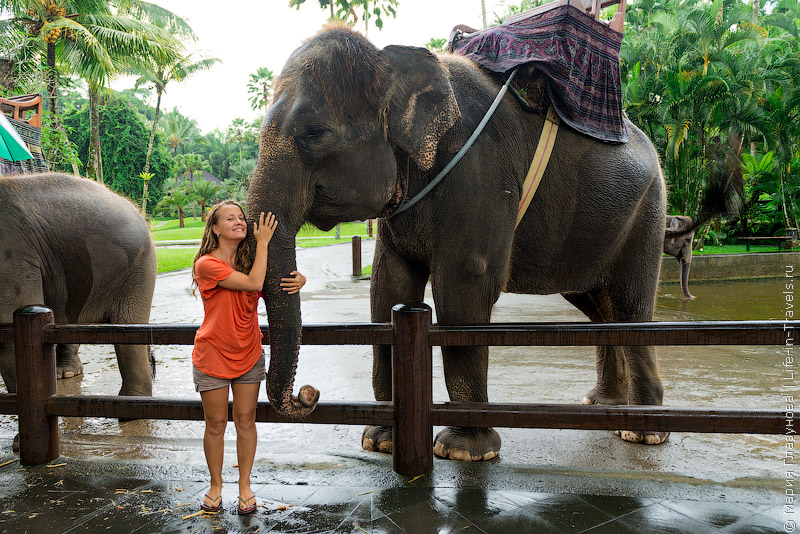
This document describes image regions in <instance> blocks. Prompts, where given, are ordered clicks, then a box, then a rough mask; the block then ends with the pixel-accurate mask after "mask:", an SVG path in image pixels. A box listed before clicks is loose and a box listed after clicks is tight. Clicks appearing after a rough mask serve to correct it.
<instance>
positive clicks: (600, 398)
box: [583, 388, 628, 406]
mask: <svg viewBox="0 0 800 534" xmlns="http://www.w3.org/2000/svg"><path fill="white" fill-rule="evenodd" d="M583 404H603V405H607V406H614V405H615V404H628V398H627V397H626V396H625V395H622V394H619V393H618V394H612V395H607V394H606V395H603V394H600V393H598V392H597V388H592V389H590V390H589V391H588V392H587V393H586V395H585V396H584V397H583Z"/></svg>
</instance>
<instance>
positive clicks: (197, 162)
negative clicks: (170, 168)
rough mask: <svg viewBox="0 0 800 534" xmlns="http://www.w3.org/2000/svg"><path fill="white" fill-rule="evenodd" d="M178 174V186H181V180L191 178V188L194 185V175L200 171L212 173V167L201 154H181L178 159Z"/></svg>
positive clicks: (176, 178)
mask: <svg viewBox="0 0 800 534" xmlns="http://www.w3.org/2000/svg"><path fill="white" fill-rule="evenodd" d="M176 164H177V166H178V174H177V176H176V177H175V180H176V186H179V182H180V179H181V178H185V177H186V176H188V177H189V184H191V185H190V187H193V184H194V173H196V172H199V171H210V170H211V165H209V164H208V161H206V159H205V158H204V157H203V156H201V155H200V154H181V155H180V156H178V158H177V159H176Z"/></svg>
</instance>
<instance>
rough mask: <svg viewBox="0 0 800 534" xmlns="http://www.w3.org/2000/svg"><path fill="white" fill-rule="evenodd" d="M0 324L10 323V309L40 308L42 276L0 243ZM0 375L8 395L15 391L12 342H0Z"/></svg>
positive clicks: (15, 381)
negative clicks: (33, 305) (0, 257)
mask: <svg viewBox="0 0 800 534" xmlns="http://www.w3.org/2000/svg"><path fill="white" fill-rule="evenodd" d="M0 254H2V255H3V256H2V258H3V259H2V260H0V323H11V322H13V320H14V310H16V309H18V308H21V307H23V306H29V305H32V304H37V305H43V304H44V294H43V291H42V275H41V271H40V270H39V268H38V267H33V266H32V265H34V264H33V263H32V262H31V260H30V258H27V257H24V256H23V255H22V253H21V252H19V251H18V247H14V248H12V247H11V246H9V245H8V244H6V243H3V242H2V241H0ZM0 374H2V376H3V381H4V382H5V384H6V389H7V390H8V392H9V393H16V391H17V372H16V363H15V356H14V344H13V343H0Z"/></svg>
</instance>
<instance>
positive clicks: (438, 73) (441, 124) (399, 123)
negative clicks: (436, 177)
mask: <svg viewBox="0 0 800 534" xmlns="http://www.w3.org/2000/svg"><path fill="white" fill-rule="evenodd" d="M381 54H382V55H383V56H384V58H385V59H386V60H387V62H388V64H389V66H390V70H389V73H388V75H389V84H388V89H387V91H386V101H385V102H384V112H385V114H386V119H385V120H386V124H385V128H386V129H387V135H388V138H389V141H390V142H391V143H393V144H395V145H397V146H399V147H400V148H402V149H403V150H405V151H406V152H408V154H409V155H410V156H411V158H412V159H413V160H414V162H415V163H416V164H417V165H418V166H419V167H420V168H421V169H423V170H425V171H429V170H430V169H431V168H432V167H433V164H434V162H435V161H436V152H437V150H438V147H439V141H440V140H441V138H442V136H443V135H444V134H445V133H446V132H447V130H449V129H450V128H451V127H452V126H453V124H455V123H456V121H457V120H458V119H459V118H460V117H461V111H460V110H459V108H458V103H457V102H456V97H455V95H454V94H453V88H452V86H451V85H450V80H448V78H447V74H446V71H445V67H444V66H443V65H442V64H441V62H440V61H439V60H438V59H437V58H436V56H435V55H433V54H432V53H431V52H430V51H428V50H427V49H425V48H417V47H412V46H387V47H386V48H384V49H383V50H381Z"/></svg>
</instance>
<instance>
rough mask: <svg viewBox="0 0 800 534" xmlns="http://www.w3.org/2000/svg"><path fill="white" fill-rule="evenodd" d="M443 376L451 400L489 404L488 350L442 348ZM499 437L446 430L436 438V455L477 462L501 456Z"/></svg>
mask: <svg viewBox="0 0 800 534" xmlns="http://www.w3.org/2000/svg"><path fill="white" fill-rule="evenodd" d="M442 360H443V362H444V376H445V383H446V385H447V392H448V394H449V395H450V400H451V401H454V402H488V400H489V395H488V394H487V391H486V378H487V371H488V365H489V349H488V347H442ZM500 445H501V441H500V435H499V434H498V433H497V431H495V430H494V429H493V428H475V427H446V428H445V429H444V430H442V431H441V432H439V433H438V434H437V435H436V440H435V441H434V445H433V453H434V454H435V455H436V456H439V457H441V458H449V459H451V460H461V461H467V462H477V461H481V460H491V459H493V458H495V457H496V456H497V455H498V454H499V453H500Z"/></svg>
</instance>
